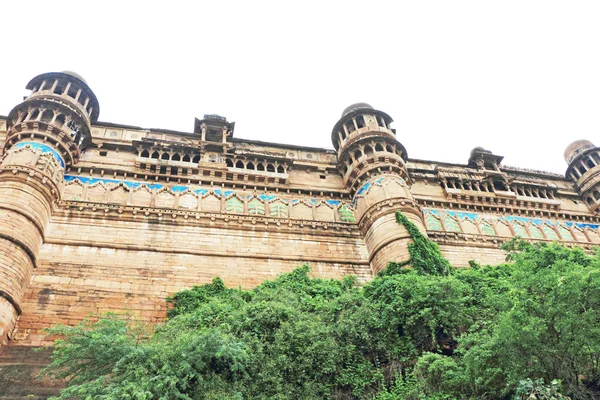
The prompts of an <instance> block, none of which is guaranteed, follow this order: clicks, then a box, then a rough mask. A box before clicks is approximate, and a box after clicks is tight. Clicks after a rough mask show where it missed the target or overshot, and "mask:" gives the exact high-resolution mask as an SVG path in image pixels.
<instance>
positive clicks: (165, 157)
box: [160, 152, 169, 160]
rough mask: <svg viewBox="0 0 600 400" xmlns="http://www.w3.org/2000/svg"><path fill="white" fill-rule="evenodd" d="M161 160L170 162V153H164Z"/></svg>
mask: <svg viewBox="0 0 600 400" xmlns="http://www.w3.org/2000/svg"><path fill="white" fill-rule="evenodd" d="M160 159H161V160H168V159H169V153H166V152H165V153H162V155H161V156H160Z"/></svg>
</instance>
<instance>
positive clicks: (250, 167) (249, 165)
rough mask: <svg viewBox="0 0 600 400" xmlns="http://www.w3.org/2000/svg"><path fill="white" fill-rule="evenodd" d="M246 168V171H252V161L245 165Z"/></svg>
mask: <svg viewBox="0 0 600 400" xmlns="http://www.w3.org/2000/svg"><path fill="white" fill-rule="evenodd" d="M246 168H247V169H254V163H253V162H252V161H250V162H249V163H248V164H246Z"/></svg>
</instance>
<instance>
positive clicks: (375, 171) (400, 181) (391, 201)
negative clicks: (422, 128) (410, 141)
mask: <svg viewBox="0 0 600 400" xmlns="http://www.w3.org/2000/svg"><path fill="white" fill-rule="evenodd" d="M392 121H393V120H392V118H391V117H390V116H389V115H387V114H386V113H384V112H382V111H378V110H375V109H374V108H373V107H371V106H370V105H368V104H366V103H356V104H353V105H351V106H350V107H348V108H346V109H345V110H344V112H343V113H342V118H341V119H340V120H339V121H338V122H337V123H336V124H335V126H334V128H333V131H332V142H333V145H334V147H335V149H336V150H337V153H338V166H339V168H340V172H341V173H342V175H343V177H344V178H343V180H344V184H345V186H346V188H347V189H348V190H350V192H351V194H352V195H353V196H354V200H353V203H354V204H355V208H356V213H357V220H358V224H359V227H360V229H361V231H362V232H363V235H364V238H365V242H366V245H367V248H368V250H369V253H370V262H371V267H372V269H373V272H374V273H375V274H376V273H377V272H379V271H381V270H382V269H383V268H385V267H386V266H387V264H388V263H389V262H390V261H396V262H403V261H406V260H408V259H409V258H410V255H409V253H408V244H409V243H410V241H411V238H410V235H409V234H408V232H407V231H406V229H404V227H403V226H401V225H399V224H398V223H397V222H396V218H395V213H396V211H401V212H402V213H404V214H405V215H406V217H407V218H408V219H409V220H411V221H412V222H413V223H414V224H415V225H417V227H419V229H420V230H421V231H422V232H423V233H424V234H425V223H424V222H423V213H422V212H421V209H420V207H419V206H418V205H417V204H416V202H415V201H414V199H413V196H412V194H411V192H410V183H411V181H410V177H409V176H408V171H407V169H406V163H405V160H406V158H407V154H406V149H405V148H404V146H402V144H401V143H399V142H398V141H397V140H396V131H395V130H394V129H392V128H391V127H390V125H391V123H392Z"/></svg>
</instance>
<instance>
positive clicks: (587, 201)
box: [585, 196, 594, 206]
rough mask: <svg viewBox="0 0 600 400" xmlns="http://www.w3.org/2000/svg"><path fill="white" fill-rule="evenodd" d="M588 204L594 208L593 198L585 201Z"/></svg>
mask: <svg viewBox="0 0 600 400" xmlns="http://www.w3.org/2000/svg"><path fill="white" fill-rule="evenodd" d="M585 201H586V203H588V206H593V205H594V199H592V197H591V196H590V197H588V198H586V199H585Z"/></svg>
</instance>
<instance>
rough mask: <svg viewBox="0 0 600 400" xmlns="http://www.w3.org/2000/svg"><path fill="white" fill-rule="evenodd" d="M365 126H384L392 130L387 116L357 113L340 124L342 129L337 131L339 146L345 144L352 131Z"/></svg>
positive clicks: (375, 127)
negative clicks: (386, 119)
mask: <svg viewBox="0 0 600 400" xmlns="http://www.w3.org/2000/svg"><path fill="white" fill-rule="evenodd" d="M365 126H369V127H371V128H372V129H377V128H382V129H387V130H391V128H390V126H389V124H388V123H387V122H386V121H385V118H383V117H382V116H380V115H357V116H355V117H353V118H351V119H349V120H348V121H346V122H344V123H343V124H341V125H340V129H339V130H338V131H337V135H338V144H339V147H342V146H343V145H344V143H345V142H346V141H347V140H348V138H349V137H350V135H351V134H352V133H354V132H356V131H357V130H359V129H361V128H364V127H365Z"/></svg>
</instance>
